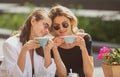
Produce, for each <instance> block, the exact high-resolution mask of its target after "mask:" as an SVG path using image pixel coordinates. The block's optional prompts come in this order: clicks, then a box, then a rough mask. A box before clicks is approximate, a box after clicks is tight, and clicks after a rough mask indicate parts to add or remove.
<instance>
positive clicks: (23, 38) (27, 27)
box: [20, 9, 50, 55]
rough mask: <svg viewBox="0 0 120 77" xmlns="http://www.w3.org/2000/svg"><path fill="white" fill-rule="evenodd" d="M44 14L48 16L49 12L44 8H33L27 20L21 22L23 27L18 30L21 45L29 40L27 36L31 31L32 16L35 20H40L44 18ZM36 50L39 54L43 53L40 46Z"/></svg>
mask: <svg viewBox="0 0 120 77" xmlns="http://www.w3.org/2000/svg"><path fill="white" fill-rule="evenodd" d="M46 16H47V17H49V18H50V15H49V12H48V11H47V10H44V9H37V10H34V11H33V12H32V13H31V14H30V15H29V16H28V18H27V20H26V21H25V23H24V24H23V27H22V28H21V31H20V42H21V43H22V45H24V44H25V43H26V42H27V41H29V37H30V33H31V19H32V17H35V19H36V21H40V20H42V19H44V18H46ZM36 51H37V53H38V54H39V55H43V53H41V52H42V51H43V49H42V48H41V47H40V48H37V49H36Z"/></svg>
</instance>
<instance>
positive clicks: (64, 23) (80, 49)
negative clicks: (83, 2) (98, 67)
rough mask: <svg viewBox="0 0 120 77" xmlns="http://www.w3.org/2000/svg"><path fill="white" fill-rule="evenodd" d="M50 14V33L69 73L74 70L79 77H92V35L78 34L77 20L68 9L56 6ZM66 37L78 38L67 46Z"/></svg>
mask: <svg viewBox="0 0 120 77" xmlns="http://www.w3.org/2000/svg"><path fill="white" fill-rule="evenodd" d="M50 14H51V18H52V23H53V24H52V28H51V29H50V31H51V34H52V35H54V36H55V38H54V42H55V43H56V49H57V50H58V51H59V54H60V56H61V58H62V61H63V63H64V64H65V66H66V69H67V73H69V72H70V69H72V71H73V72H74V73H78V74H79V77H92V75H93V68H94V67H93V57H92V53H91V52H92V46H91V44H92V40H91V37H90V35H88V34H86V33H81V34H80V33H79V32H78V30H79V29H78V28H77V18H76V17H75V15H74V14H73V13H72V12H71V11H70V10H69V9H68V8H66V7H64V6H60V5H58V6H54V7H53V8H51V10H50ZM66 35H74V36H76V39H75V41H74V42H73V43H72V44H66V43H65V42H64V38H63V36H66Z"/></svg>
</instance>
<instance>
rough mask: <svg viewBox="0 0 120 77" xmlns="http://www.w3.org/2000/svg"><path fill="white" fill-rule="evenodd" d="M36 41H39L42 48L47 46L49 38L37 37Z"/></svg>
mask: <svg viewBox="0 0 120 77" xmlns="http://www.w3.org/2000/svg"><path fill="white" fill-rule="evenodd" d="M34 39H35V40H36V41H38V42H39V43H40V45H41V46H46V45H47V42H48V39H49V37H36V38H34Z"/></svg>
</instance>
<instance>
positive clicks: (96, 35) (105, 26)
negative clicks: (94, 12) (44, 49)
mask: <svg viewBox="0 0 120 77" xmlns="http://www.w3.org/2000/svg"><path fill="white" fill-rule="evenodd" d="M27 16H28V14H24V13H22V14H21V13H19V14H15V13H12V14H9V13H6V14H0V28H5V29H11V30H18V29H19V27H20V26H22V25H23V23H24V21H25V20H26V18H27ZM78 27H79V28H82V29H84V30H85V32H87V33H89V34H90V35H91V36H92V38H93V40H94V41H103V42H111V43H118V44H120V38H119V35H120V31H119V29H120V21H103V20H102V19H101V18H88V17H78Z"/></svg>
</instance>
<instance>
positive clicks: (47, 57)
mask: <svg viewBox="0 0 120 77" xmlns="http://www.w3.org/2000/svg"><path fill="white" fill-rule="evenodd" d="M44 60H45V61H44V66H45V67H46V68H47V67H48V66H49V65H50V64H51V63H52V60H51V54H50V50H48V49H45V50H44Z"/></svg>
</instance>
